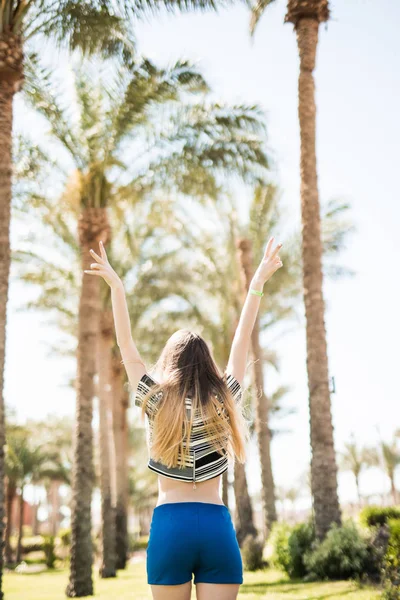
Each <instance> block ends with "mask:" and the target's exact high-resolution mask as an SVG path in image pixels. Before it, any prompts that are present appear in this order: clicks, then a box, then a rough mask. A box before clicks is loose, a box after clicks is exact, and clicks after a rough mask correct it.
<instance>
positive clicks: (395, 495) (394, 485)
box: [389, 471, 397, 504]
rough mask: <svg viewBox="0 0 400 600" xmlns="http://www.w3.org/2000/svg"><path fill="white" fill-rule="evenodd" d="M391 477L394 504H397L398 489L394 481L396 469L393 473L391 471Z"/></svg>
mask: <svg viewBox="0 0 400 600" xmlns="http://www.w3.org/2000/svg"><path fill="white" fill-rule="evenodd" d="M389 478H390V492H391V494H392V500H393V504H397V489H396V484H395V481H394V471H393V473H389Z"/></svg>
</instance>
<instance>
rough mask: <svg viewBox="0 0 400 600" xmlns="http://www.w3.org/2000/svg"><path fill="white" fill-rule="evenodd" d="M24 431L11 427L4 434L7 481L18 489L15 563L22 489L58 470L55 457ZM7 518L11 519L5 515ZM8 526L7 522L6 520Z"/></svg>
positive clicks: (19, 550) (21, 518)
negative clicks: (5, 436)
mask: <svg viewBox="0 0 400 600" xmlns="http://www.w3.org/2000/svg"><path fill="white" fill-rule="evenodd" d="M32 433H33V432H30V431H29V430H28V429H26V428H24V427H19V426H14V427H10V428H8V430H7V462H6V464H7V465H8V474H9V477H10V481H12V482H13V483H14V485H15V486H16V487H19V490H20V491H19V528H18V542H17V554H16V562H20V561H21V557H22V537H23V521H24V505H25V501H24V488H25V485H26V484H27V483H31V482H32V483H35V482H37V481H38V480H39V479H41V478H43V477H45V476H47V475H48V474H49V473H54V472H55V471H56V470H58V464H57V455H56V454H54V453H53V452H52V451H50V450H49V449H48V448H46V447H44V446H43V445H42V444H39V445H37V443H36V442H32V440H36V439H37V438H35V437H34V435H32ZM8 517H9V518H10V517H11V513H9V515H8ZM10 524H11V520H10Z"/></svg>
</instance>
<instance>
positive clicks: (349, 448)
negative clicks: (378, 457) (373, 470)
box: [339, 436, 371, 506]
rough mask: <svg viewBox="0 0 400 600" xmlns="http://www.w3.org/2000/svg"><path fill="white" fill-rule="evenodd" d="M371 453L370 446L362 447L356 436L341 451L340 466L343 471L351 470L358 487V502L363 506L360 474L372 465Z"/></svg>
mask: <svg viewBox="0 0 400 600" xmlns="http://www.w3.org/2000/svg"><path fill="white" fill-rule="evenodd" d="M370 463H371V453H370V451H369V450H368V448H360V447H359V446H358V444H357V442H356V440H355V438H354V436H353V437H352V440H351V441H350V442H347V443H346V444H345V447H344V451H343V452H342V453H341V460H340V462H339V466H340V468H341V469H342V470H343V471H351V472H352V473H353V475H354V479H355V482H356V487H357V496H358V502H359V504H360V506H361V504H362V497H361V491H360V475H361V473H362V471H363V470H364V469H366V468H367V467H368V466H370Z"/></svg>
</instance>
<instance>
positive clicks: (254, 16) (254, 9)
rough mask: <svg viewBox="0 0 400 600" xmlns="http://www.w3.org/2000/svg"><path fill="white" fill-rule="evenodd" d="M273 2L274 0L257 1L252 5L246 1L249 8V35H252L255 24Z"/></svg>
mask: <svg viewBox="0 0 400 600" xmlns="http://www.w3.org/2000/svg"><path fill="white" fill-rule="evenodd" d="M274 1H275V0H258V2H256V3H255V4H252V3H251V1H250V0H248V4H249V6H250V8H251V18H250V35H254V32H255V30H256V27H257V24H258V22H259V20H260V19H261V17H262V15H263V14H264V11H265V9H266V8H267V7H268V6H269V5H270V4H272V2H274Z"/></svg>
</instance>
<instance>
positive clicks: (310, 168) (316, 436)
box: [251, 0, 341, 538]
mask: <svg viewBox="0 0 400 600" xmlns="http://www.w3.org/2000/svg"><path fill="white" fill-rule="evenodd" d="M273 1H274V0H258V2H256V3H255V4H254V5H253V10H252V13H253V14H252V20H251V31H252V32H254V29H255V27H256V25H257V23H258V21H259V19H260V17H261V15H262V14H263V13H264V10H265V9H266V8H267V6H268V5H269V4H271V3H272V2H273ZM329 14H330V12H329V3H328V0H288V4H287V12H286V17H285V22H288V23H293V25H294V28H295V30H296V35H297V45H298V51H299V57H300V76H299V109H298V110H299V122H300V139H301V169H300V172H301V194H300V195H301V219H302V262H303V295H304V304H305V315H306V333H307V374H308V387H309V407H310V409H309V410H310V433H311V449H312V460H311V473H312V489H313V499H314V509H315V524H316V533H317V536H318V537H319V538H323V537H324V536H325V534H326V533H327V531H328V530H329V528H330V526H331V524H332V523H337V524H340V522H341V513H340V507H339V499H338V493H337V465H336V457H335V449H334V441H333V425H332V415H331V402H330V389H329V373H328V358H327V343H326V330H325V323H324V313H325V307H324V298H323V292H322V287H323V286H322V281H323V279H322V242H321V222H320V205H319V194H318V184H317V161H316V153H315V122H316V107H315V94H314V76H313V72H314V68H315V58H316V51H317V46H318V31H319V24H320V23H322V22H325V21H328V19H329Z"/></svg>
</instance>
